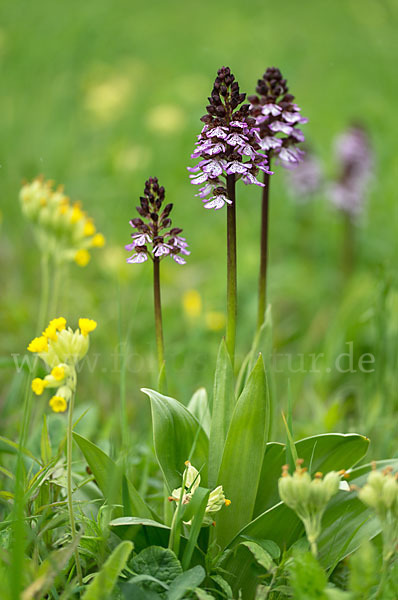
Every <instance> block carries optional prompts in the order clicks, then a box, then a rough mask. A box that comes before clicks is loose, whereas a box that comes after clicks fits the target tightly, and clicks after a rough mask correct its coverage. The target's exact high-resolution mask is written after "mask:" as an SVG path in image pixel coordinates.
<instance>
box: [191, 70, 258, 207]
mask: <svg viewBox="0 0 398 600" xmlns="http://www.w3.org/2000/svg"><path fill="white" fill-rule="evenodd" d="M245 98H246V94H241V93H240V90H239V84H238V82H237V81H235V77H234V75H233V74H232V73H231V71H230V69H229V67H222V68H221V69H219V70H218V72H217V77H216V79H215V82H214V87H213V90H212V92H211V96H210V98H209V104H208V106H207V107H206V110H207V113H206V114H205V115H204V116H203V117H202V118H201V121H203V122H204V127H203V129H202V131H201V133H200V134H199V135H198V141H197V142H196V150H195V151H194V153H193V154H192V155H191V158H200V159H201V160H200V162H199V163H198V164H197V165H196V166H195V167H188V171H190V172H191V173H192V174H191V175H190V177H191V183H192V184H194V185H202V184H203V187H201V188H200V189H199V193H198V194H196V195H197V196H199V197H200V198H202V200H203V202H204V203H205V204H204V206H205V208H215V209H219V208H222V207H223V206H224V205H225V204H226V203H227V204H231V203H232V201H233V199H231V198H230V197H229V194H228V191H227V184H226V179H227V176H228V175H230V176H233V177H234V180H235V181H237V180H238V179H240V178H241V179H242V181H243V182H244V183H245V184H252V183H254V184H255V185H259V186H264V184H263V183H261V182H260V181H259V180H258V179H257V174H258V171H259V170H261V171H264V172H266V173H269V171H268V167H267V157H266V156H264V154H263V153H262V150H261V148H260V142H261V140H260V137H259V130H258V128H257V127H256V121H255V119H254V118H252V117H251V116H250V114H249V108H250V107H249V105H248V104H242V103H243V102H244V100H245Z"/></svg>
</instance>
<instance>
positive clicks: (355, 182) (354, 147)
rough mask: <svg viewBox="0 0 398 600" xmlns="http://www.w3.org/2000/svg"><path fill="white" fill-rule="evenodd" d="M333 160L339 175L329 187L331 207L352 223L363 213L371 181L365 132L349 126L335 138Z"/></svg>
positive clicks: (370, 166)
mask: <svg viewBox="0 0 398 600" xmlns="http://www.w3.org/2000/svg"><path fill="white" fill-rule="evenodd" d="M334 146H335V157H336V160H337V162H338V163H339V169H340V174H339V177H338V179H337V181H335V182H333V183H332V184H331V185H330V186H329V190H328V192H329V197H330V200H331V202H332V203H333V204H334V206H335V207H336V208H337V209H339V210H341V211H342V212H344V213H346V214H347V215H348V217H349V218H350V219H352V220H355V219H356V218H357V217H358V216H359V215H360V214H361V212H362V211H363V208H364V204H365V198H366V192H367V187H368V184H369V181H370V180H371V178H372V166H373V156H372V151H371V147H370V143H369V138H368V134H367V132H366V130H365V129H364V128H363V127H362V126H361V125H356V124H355V125H352V126H351V127H349V128H348V129H347V130H346V131H345V132H343V133H341V134H340V135H339V136H337V138H336V139H335V143H334Z"/></svg>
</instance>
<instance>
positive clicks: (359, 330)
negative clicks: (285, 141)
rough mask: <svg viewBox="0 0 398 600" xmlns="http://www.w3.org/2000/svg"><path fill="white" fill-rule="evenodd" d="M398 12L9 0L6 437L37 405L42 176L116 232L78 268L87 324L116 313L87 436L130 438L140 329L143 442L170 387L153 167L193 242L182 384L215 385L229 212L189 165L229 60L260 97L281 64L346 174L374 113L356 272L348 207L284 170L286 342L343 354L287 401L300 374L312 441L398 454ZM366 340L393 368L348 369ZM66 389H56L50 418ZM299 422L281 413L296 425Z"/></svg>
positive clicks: (174, 305)
mask: <svg viewBox="0 0 398 600" xmlns="http://www.w3.org/2000/svg"><path fill="white" fill-rule="evenodd" d="M397 17H398V7H397V4H396V2H395V1H394V0H378V1H375V0H361V1H359V0H334V1H333V2H332V1H325V0H322V1H319V0H307V1H305V2H296V1H294V0H285V1H284V2H279V3H276V2H270V1H269V0H262V1H259V0H253V1H252V2H251V3H248V4H244V3H241V2H225V1H224V0H221V1H219V2H217V3H215V2H210V1H208V0H204V1H203V2H201V3H197V2H195V3H194V2H185V3H183V2H177V1H176V0H171V1H170V0H169V1H168V2H146V3H143V2H137V1H133V2H132V1H127V0H114V1H113V2H106V1H105V0H97V1H96V2H90V1H88V2H77V1H76V0H70V1H69V2H68V3H66V2H61V3H54V2H49V1H48V0H41V1H40V2H36V3H33V2H27V1H25V2H21V1H12V0H2V2H1V5H0V68H1V81H2V93H1V97H0V115H1V118H0V129H1V134H0V186H1V219H2V226H1V238H0V272H1V276H2V283H1V300H0V308H1V340H0V345H1V355H2V356H3V357H4V358H3V363H2V364H3V368H2V370H1V375H0V377H1V384H2V394H1V400H0V402H1V404H0V411H1V413H0V415H1V417H0V420H1V426H0V429H1V431H0V433H2V432H3V433H4V432H7V434H8V436H9V437H13V435H15V432H16V431H17V429H18V426H19V420H20V414H21V413H20V411H21V410H22V398H21V389H22V387H23V374H20V375H15V368H13V366H12V364H10V361H9V359H10V354H11V353H20V354H23V353H24V352H25V348H26V344H27V342H28V341H29V340H30V339H31V338H32V337H34V335H35V334H36V332H35V331H34V327H35V322H36V313H37V307H38V296H39V293H40V276H39V253H38V250H37V248H36V247H35V244H34V239H33V236H32V232H31V228H30V226H29V224H28V223H26V222H24V220H23V219H22V217H21V212H20V207H19V202H18V192H19V189H20V185H21V182H22V180H23V179H24V178H25V179H31V178H33V177H35V176H36V175H37V174H39V173H42V174H43V175H44V176H45V177H46V178H50V179H54V180H55V181H56V182H57V183H63V184H65V190H66V193H67V194H68V195H70V196H71V198H72V199H75V200H81V201H82V203H83V206H84V208H85V209H86V210H87V211H88V212H89V214H90V215H92V216H93V217H94V219H95V222H96V224H97V227H98V229H99V230H100V231H102V232H103V233H104V234H105V236H106V238H107V246H106V247H105V248H104V249H99V250H97V251H95V252H94V253H93V258H92V261H91V263H90V264H89V265H88V266H87V267H85V268H84V269H80V268H79V267H77V266H75V265H73V266H71V268H70V270H69V273H68V276H67V278H65V280H64V282H63V285H62V297H61V301H60V310H59V313H60V314H63V315H65V316H66V317H68V319H69V320H70V321H71V323H72V324H73V325H74V324H75V323H76V324H77V319H78V317H79V316H89V317H91V318H94V319H96V320H97V321H98V323H99V326H98V329H97V331H96V332H95V335H93V336H92V349H91V355H92V356H95V355H97V356H98V359H97V361H98V362H97V363H96V365H95V369H92V370H93V372H92V373H90V372H89V371H90V369H85V370H84V372H83V373H82V375H81V378H80V381H79V391H78V405H79V406H80V409H81V410H83V409H85V408H87V407H90V411H89V413H88V415H87V416H86V417H85V426H84V427H85V433H87V434H90V435H92V436H93V437H94V438H95V437H97V438H106V437H107V436H109V435H111V436H112V435H116V434H115V433H114V432H115V431H118V427H119V418H120V415H119V412H118V407H119V396H120V368H119V367H120V360H119V359H118V357H117V354H118V344H120V343H124V342H126V343H127V345H125V346H123V347H124V348H125V350H126V352H127V378H126V386H127V404H128V415H129V418H128V421H129V424H128V426H129V428H130V429H131V432H132V436H133V437H136V438H138V439H145V438H146V436H147V433H146V425H147V424H148V422H149V407H148V403H147V400H146V399H145V398H144V397H143V395H142V394H141V393H140V391H139V389H140V387H141V386H155V385H156V377H155V371H156V363H155V352H154V350H155V345H154V332H153V322H152V290H151V269H150V267H149V265H145V264H144V265H126V264H125V258H126V252H125V250H124V245H125V244H126V243H128V241H129V234H130V227H129V225H128V220H129V219H130V218H132V217H133V216H134V210H135V206H136V204H137V200H138V197H139V195H140V194H141V193H142V190H143V186H144V182H145V179H147V178H148V177H149V176H153V175H156V176H158V177H159V180H160V182H161V183H162V184H163V185H164V186H165V188H166V194H167V200H168V201H171V202H174V205H175V208H174V211H173V215H174V224H175V225H178V226H181V227H183V228H184V233H185V235H186V237H187V239H188V241H189V243H190V248H191V251H192V254H191V256H190V257H189V260H188V264H187V265H186V266H184V267H180V266H178V265H176V264H175V263H174V262H173V261H164V263H162V282H163V303H164V320H165V338H166V353H167V359H168V367H169V373H170V374H169V379H170V393H171V394H173V395H175V396H176V397H177V398H179V399H180V400H181V401H183V402H184V403H186V402H187V401H188V400H189V398H190V396H191V394H192V393H193V392H194V391H195V389H197V388H198V387H199V386H205V387H206V388H207V390H208V392H209V393H211V389H212V377H213V372H214V359H215V356H216V353H217V347H218V343H219V340H220V338H221V335H222V334H223V320H224V297H225V283H224V273H225V250H224V240H225V211H222V210H220V211H218V212H214V211H204V210H203V208H202V205H201V202H200V200H199V199H197V198H195V197H194V193H195V191H196V190H193V188H192V186H191V185H190V183H189V179H188V173H187V171H186V166H187V165H189V164H192V163H193V161H192V160H191V159H190V154H191V152H192V148H193V144H194V142H195V140H196V138H195V136H196V135H197V134H198V132H199V131H200V128H201V124H200V122H199V118H200V117H201V116H202V114H204V107H205V105H206V103H207V100H206V98H207V95H208V94H209V93H210V90H211V87H212V82H213V80H214V77H215V74H216V71H217V68H219V66H221V65H229V66H230V67H231V69H232V71H233V73H234V74H235V76H236V78H237V79H238V81H239V83H240V86H241V89H242V91H246V92H248V93H249V94H250V93H253V91H254V88H255V85H256V81H257V79H258V78H259V77H261V75H262V74H263V72H264V71H265V69H266V67H268V66H278V67H279V68H280V69H281V71H282V73H283V74H284V76H285V77H286V78H287V79H288V82H289V87H290V90H291V92H292V93H293V94H294V95H295V96H296V99H297V102H298V103H299V105H300V106H301V108H302V113H303V115H305V116H308V117H309V123H308V124H307V125H305V126H304V128H303V129H304V130H305V134H306V137H307V140H308V143H309V144H310V147H311V148H312V150H313V151H314V152H315V153H316V154H317V155H318V156H319V158H320V160H321V161H322V164H323V167H324V169H325V172H326V176H327V177H333V176H334V175H335V173H336V165H335V164H334V162H333V152H332V143H333V138H334V136H335V135H336V134H338V133H339V132H341V131H342V130H343V129H344V128H345V127H346V126H347V125H348V124H349V123H350V122H351V120H353V119H356V120H360V121H362V122H363V123H364V124H365V125H366V127H367V129H368V132H369V135H370V138H371V143H372V147H373V151H374V153H375V162H376V164H375V177H374V181H373V184H372V187H371V189H370V190H369V197H368V204H367V210H366V211H365V214H364V216H363V218H362V219H361V220H360V222H359V223H358V226H357V232H356V233H357V237H356V243H357V246H358V248H357V253H358V264H357V269H356V273H355V275H354V276H353V277H352V279H351V280H350V281H349V282H344V281H343V279H342V274H341V258H340V253H341V244H342V223H341V216H340V215H339V214H338V213H336V211H335V210H333V209H332V208H331V207H330V206H329V204H328V202H327V200H326V198H325V197H324V196H323V195H322V194H319V195H318V196H317V197H316V198H315V199H314V200H313V201H312V202H311V203H310V204H308V205H305V206H300V205H297V203H295V202H294V200H293V199H292V198H291V197H290V195H289V192H288V189H287V186H286V174H285V173H284V172H283V171H282V169H280V168H279V169H276V173H275V175H274V176H273V178H272V191H271V205H272V207H271V226H270V228H271V231H270V236H271V240H270V262H271V270H270V281H269V283H270V288H269V300H270V302H271V303H272V310H273V321H274V351H275V352H277V353H291V354H292V355H293V356H295V355H296V354H297V353H306V354H309V353H320V352H323V353H325V355H326V358H325V361H324V362H322V365H323V367H322V372H321V373H318V374H311V373H292V372H288V371H287V370H285V372H282V373H278V374H277V376H276V384H275V387H276V390H275V393H276V397H277V405H278V406H279V407H280V408H283V409H286V403H287V396H288V386H289V380H290V385H291V391H292V399H293V415H294V421H295V434H296V437H298V436H302V435H307V434H308V435H309V434H314V433H317V432H322V431H330V430H338V429H341V430H342V431H351V430H356V431H358V432H360V433H363V434H366V435H369V436H370V437H371V438H372V446H371V454H372V456H374V457H379V456H382V455H385V454H386V453H390V454H391V453H393V452H394V451H395V450H394V443H393V440H394V436H396V418H394V417H396V414H397V404H396V403H397V381H396V369H397V355H398V354H397V338H398V288H397V277H396V266H397V260H396V259H397V241H396V240H397V231H398V227H397V200H396V188H397V186H396V172H397V168H398V156H397V151H396V140H397V139H398V120H397V117H396V102H397V100H396V99H397V92H398V83H397V78H396V58H397V50H398V48H397V36H396V31H397V25H398V18H397ZM253 188H254V186H248V187H246V186H244V185H239V187H238V253H239V258H238V269H239V274H238V275H239V309H240V319H239V324H238V358H239V359H240V360H241V359H242V358H243V356H244V355H245V353H246V352H247V351H248V349H249V347H250V342H251V339H252V335H253V332H254V327H255V322H256V291H257V268H258V258H259V257H258V237H259V206H260V192H259V189H258V188H256V189H253ZM192 290H193V292H192ZM348 341H353V348H354V353H355V359H356V360H357V358H358V357H359V356H360V355H361V354H363V353H364V352H372V353H373V354H374V355H375V360H376V363H375V365H376V366H375V372H374V373H371V374H363V373H361V372H357V373H349V374H341V373H338V372H336V371H335V370H334V369H333V368H330V367H329V365H333V361H334V359H335V357H336V356H337V355H338V354H340V353H341V352H347V345H346V343H347V342H348ZM293 360H294V359H293ZM328 369H329V371H328ZM47 400H48V399H47ZM47 400H46V399H43V400H42V399H40V400H37V404H36V412H35V418H36V419H38V418H39V416H40V413H41V412H42V411H43V410H44V407H45V405H46V401H47ZM53 418H54V419H62V417H59V416H53ZM280 421H281V419H280V416H279V411H278V414H277V415H276V434H275V435H276V436H277V437H280V436H281V435H282V433H281V427H280ZM94 441H95V440H94Z"/></svg>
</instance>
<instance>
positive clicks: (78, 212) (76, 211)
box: [70, 202, 84, 224]
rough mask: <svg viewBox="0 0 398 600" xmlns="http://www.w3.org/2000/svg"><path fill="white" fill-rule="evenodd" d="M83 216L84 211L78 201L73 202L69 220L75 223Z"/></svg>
mask: <svg viewBox="0 0 398 600" xmlns="http://www.w3.org/2000/svg"><path fill="white" fill-rule="evenodd" d="M83 217H84V212H83V211H82V209H81V206H80V203H79V202H75V204H74V205H73V207H72V214H71V216H70V222H71V223H72V224H74V223H77V222H78V221H80V220H81V219H82V218H83Z"/></svg>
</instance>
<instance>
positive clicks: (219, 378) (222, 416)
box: [209, 338, 235, 487]
mask: <svg viewBox="0 0 398 600" xmlns="http://www.w3.org/2000/svg"><path fill="white" fill-rule="evenodd" d="M234 407H235V392H234V374H233V370H232V364H231V359H230V356H229V352H228V350H227V346H226V344H225V340H224V338H223V339H222V340H221V344H220V348H219V351H218V357H217V364H216V373H215V376H214V390H213V406H212V418H211V426H210V441H209V486H210V487H214V486H215V485H216V482H217V477H218V472H219V469H220V465H221V460H222V455H223V451H224V444H225V440H226V438H227V433H228V429H229V425H230V423H231V418H232V413H233V410H234Z"/></svg>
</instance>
